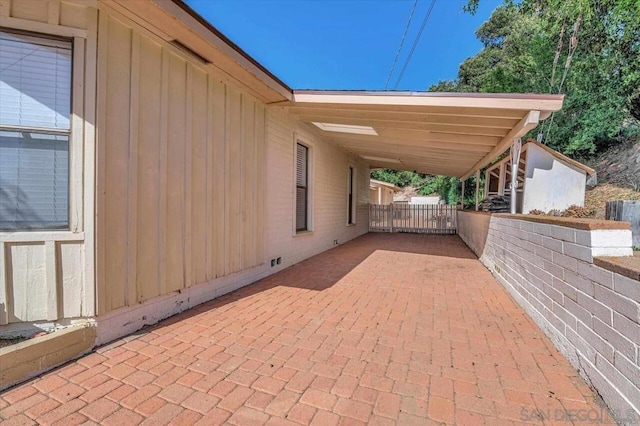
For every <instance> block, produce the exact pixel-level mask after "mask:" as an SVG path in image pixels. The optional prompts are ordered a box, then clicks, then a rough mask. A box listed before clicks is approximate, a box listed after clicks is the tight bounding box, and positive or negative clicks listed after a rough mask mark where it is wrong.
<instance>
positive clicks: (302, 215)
mask: <svg viewBox="0 0 640 426" xmlns="http://www.w3.org/2000/svg"><path fill="white" fill-rule="evenodd" d="M308 230H309V148H308V147H306V146H304V145H302V144H301V143H298V144H296V232H301V231H308Z"/></svg>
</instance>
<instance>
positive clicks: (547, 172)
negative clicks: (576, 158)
mask: <svg viewBox="0 0 640 426" xmlns="http://www.w3.org/2000/svg"><path fill="white" fill-rule="evenodd" d="M528 145H529V146H528V148H527V162H526V164H527V170H526V176H525V186H524V200H523V205H522V210H521V211H522V213H529V211H531V210H534V209H537V210H542V211H544V212H548V211H549V210H554V209H557V210H565V209H566V208H567V207H569V206H572V205H577V206H584V192H585V185H586V182H587V181H586V179H587V178H586V174H585V172H584V171H581V170H577V169H575V168H573V167H570V166H568V165H566V164H564V163H563V162H561V161H559V160H558V159H557V158H555V157H554V156H552V155H551V154H549V153H548V152H546V151H545V150H543V149H542V148H539V147H537V146H536V145H535V144H528Z"/></svg>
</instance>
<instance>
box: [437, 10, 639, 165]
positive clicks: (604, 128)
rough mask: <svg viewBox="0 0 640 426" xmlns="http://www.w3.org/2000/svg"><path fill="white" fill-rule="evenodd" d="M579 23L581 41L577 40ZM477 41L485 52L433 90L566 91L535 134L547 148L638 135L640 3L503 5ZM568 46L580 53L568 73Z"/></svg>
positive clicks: (570, 149) (591, 147)
mask: <svg viewBox="0 0 640 426" xmlns="http://www.w3.org/2000/svg"><path fill="white" fill-rule="evenodd" d="M478 3H479V0H472V1H469V3H468V4H467V5H466V6H465V10H467V11H469V12H472V13H473V12H474V11H475V10H477V6H478ZM576 23H578V24H579V25H578V29H577V32H576V35H577V38H573V39H572V36H573V35H574V34H573V33H574V31H573V27H574V24H576ZM476 36H477V37H478V39H479V40H480V41H481V42H482V43H483V46H484V48H483V49H482V50H481V51H480V52H479V53H478V54H477V55H475V56H473V57H471V58H468V59H467V60H465V61H464V62H463V63H462V64H461V65H460V68H459V71H458V78H457V79H456V80H455V81H445V82H440V83H438V84H436V85H434V86H432V87H431V88H430V90H441V91H448V90H446V89H447V88H455V90H457V91H465V92H484V93H500V92H516V93H564V94H565V95H566V97H565V102H564V106H563V109H562V110H561V111H560V112H558V113H556V114H554V116H553V117H552V118H551V119H548V120H547V121H546V122H544V123H543V124H542V126H540V127H539V128H538V129H535V130H534V132H535V133H538V132H543V134H544V136H545V142H546V143H547V144H548V145H550V146H552V147H554V148H556V149H559V150H561V151H564V152H566V153H583V154H585V153H593V152H594V151H595V150H596V149H597V148H598V146H600V145H604V144H609V143H611V141H612V140H614V139H615V138H616V137H618V136H619V135H620V134H621V133H623V132H625V131H629V130H634V129H637V125H638V122H637V121H638V120H639V119H640V2H638V1H636V0H523V1H522V2H521V3H519V4H517V5H516V4H515V3H514V2H512V1H506V2H505V4H504V5H502V6H499V7H498V8H496V10H495V11H494V12H493V14H492V15H491V17H490V18H489V20H488V21H486V22H485V23H484V24H482V25H481V26H480V27H479V28H478V30H477V31H476ZM560 40H562V48H561V50H560V54H559V56H558V58H557V64H556V66H555V71H554V65H553V64H554V57H555V55H556V49H557V46H558V42H559V41H560ZM576 42H577V44H576ZM570 47H572V50H573V48H575V50H573V52H572V56H571V59H570V63H569V68H568V72H567V73H566V75H565V64H566V63H567V57H568V56H569V50H570ZM552 76H553V80H552Z"/></svg>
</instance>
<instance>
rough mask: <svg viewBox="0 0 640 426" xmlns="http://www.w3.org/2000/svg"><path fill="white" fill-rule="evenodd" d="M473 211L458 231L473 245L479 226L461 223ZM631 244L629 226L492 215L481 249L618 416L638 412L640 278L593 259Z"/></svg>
mask: <svg viewBox="0 0 640 426" xmlns="http://www.w3.org/2000/svg"><path fill="white" fill-rule="evenodd" d="M470 215H472V214H471V213H466V214H465V213H463V214H461V215H460V216H461V217H462V218H463V219H462V220H459V224H460V228H461V229H460V237H461V238H462V239H463V240H464V241H465V242H466V243H467V244H468V245H469V246H470V247H472V248H473V247H477V244H476V241H477V235H476V232H475V231H469V230H467V229H464V228H466V227H469V226H477V221H474V220H466V219H468V217H466V216H470ZM478 233H480V231H479V230H478ZM630 247H631V232H630V231H629V230H602V229H600V230H580V229H573V228H568V227H564V226H557V225H550V224H543V223H532V222H529V221H524V220H517V219H512V218H507V217H498V216H496V215H493V216H491V217H490V223H489V229H488V233H487V240H486V245H485V248H484V251H482V252H481V255H480V260H481V261H482V262H483V263H484V264H485V265H486V266H487V268H488V269H489V270H490V271H491V272H492V273H493V274H494V276H495V277H496V278H497V279H498V281H499V282H500V283H501V284H502V285H503V286H504V287H505V289H506V290H507V291H509V293H510V294H511V295H512V296H513V298H514V299H515V300H516V301H517V302H518V303H519V304H520V306H522V307H523V308H524V309H525V310H526V311H527V313H528V314H529V315H530V316H531V317H532V318H533V320H534V321H535V322H536V323H537V324H538V325H539V326H540V327H541V328H542V329H543V330H544V331H545V333H546V334H547V335H548V336H549V337H550V338H551V340H552V341H553V342H554V344H555V345H556V347H557V348H558V349H559V350H560V351H561V352H562V353H563V354H564V355H565V356H566V357H567V358H568V359H569V361H570V362H571V363H572V364H573V366H574V367H575V368H576V369H578V370H579V371H580V373H581V374H582V376H583V377H585V379H586V380H587V382H588V383H589V384H591V385H592V386H593V387H595V389H596V390H597V391H598V393H599V394H600V395H602V397H603V399H604V400H605V402H606V403H607V404H608V405H609V407H610V408H611V409H612V410H613V411H614V414H617V415H620V416H626V415H627V413H628V410H631V411H632V412H633V413H635V414H636V415H640V358H639V356H640V348H639V345H640V282H638V281H634V280H631V279H629V278H627V277H624V276H621V275H618V274H615V273H613V272H610V271H608V270H605V269H602V268H600V267H597V266H595V265H593V257H594V256H595V255H596V254H598V253H605V252H607V251H611V252H616V251H617V252H619V253H620V252H621V250H623V249H624V250H628V253H630V252H631V251H630ZM474 250H475V249H474Z"/></svg>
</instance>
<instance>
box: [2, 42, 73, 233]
mask: <svg viewBox="0 0 640 426" xmlns="http://www.w3.org/2000/svg"><path fill="white" fill-rule="evenodd" d="M71 51H72V45H71V42H70V41H66V40H58V39H53V38H52V39H49V38H44V37H36V36H31V35H25V34H19V33H12V32H5V31H0V99H2V102H0V229H4V230H25V229H68V226H69V137H70V133H71V126H70V115H71V57H72V56H71Z"/></svg>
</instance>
